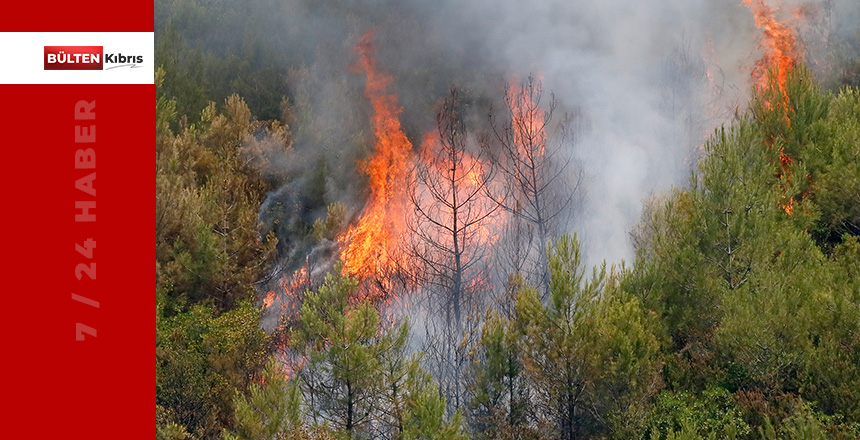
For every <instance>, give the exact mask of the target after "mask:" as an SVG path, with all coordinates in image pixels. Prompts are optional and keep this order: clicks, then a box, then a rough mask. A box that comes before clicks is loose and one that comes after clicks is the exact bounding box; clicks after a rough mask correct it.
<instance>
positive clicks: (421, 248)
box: [409, 89, 499, 409]
mask: <svg viewBox="0 0 860 440" xmlns="http://www.w3.org/2000/svg"><path fill="white" fill-rule="evenodd" d="M436 121H437V135H433V136H428V137H427V138H426V139H425V142H424V144H423V145H422V151H421V160H419V161H418V164H417V166H416V170H415V173H414V175H415V180H414V182H413V186H412V188H411V190H410V194H411V200H412V206H413V208H414V213H413V214H414V215H413V216H412V217H413V218H412V220H411V221H410V222H409V223H410V237H411V238H410V240H411V241H410V252H411V254H412V255H413V256H414V261H416V262H417V263H418V265H419V267H420V270H418V271H417V272H418V274H419V277H420V280H419V283H417V284H418V285H421V286H422V290H423V292H422V293H423V294H422V297H423V299H424V306H425V308H426V311H427V312H428V313H427V314H426V316H427V321H426V325H425V328H426V330H427V340H426V344H425V345H426V346H425V351H426V352H427V355H428V357H429V360H430V362H431V363H433V364H434V365H432V366H431V368H432V369H435V370H437V371H436V373H437V378H438V379H439V382H440V387H441V388H442V392H443V393H444V394H445V395H446V396H447V397H448V403H449V409H454V408H457V407H458V406H460V405H461V404H463V403H464V401H463V400H464V393H465V391H466V389H465V373H466V370H467V366H468V362H469V357H468V350H469V348H470V347H469V345H470V344H469V343H468V341H470V340H472V339H475V338H476V337H477V334H478V326H479V321H478V319H477V317H478V316H481V313H480V311H481V308H482V307H483V306H482V304H483V298H482V293H485V292H488V291H489V290H490V288H489V282H488V276H487V273H488V261H489V256H490V254H489V248H490V247H491V246H492V244H493V243H494V241H495V237H496V236H497V234H498V232H497V231H495V230H494V221H495V218H496V215H497V213H498V211H499V205H498V204H497V203H496V202H495V201H494V200H493V199H492V198H490V197H488V194H493V193H494V189H493V188H491V186H492V185H493V183H492V182H493V176H492V174H493V167H492V166H491V164H490V163H489V161H486V160H485V158H484V157H483V154H484V153H483V151H482V150H481V149H479V148H472V149H471V150H470V148H469V147H470V145H472V144H474V143H472V142H470V138H469V136H468V134H467V131H466V125H465V123H464V121H463V117H462V115H461V112H460V100H459V97H458V92H457V90H456V89H452V90H451V96H450V97H449V98H448V99H446V100H445V101H444V103H443V104H442V108H441V110H440V111H439V113H438V115H437V119H436ZM473 150H474V151H473ZM473 153H474V154H473Z"/></svg>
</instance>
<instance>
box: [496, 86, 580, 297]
mask: <svg viewBox="0 0 860 440" xmlns="http://www.w3.org/2000/svg"><path fill="white" fill-rule="evenodd" d="M542 97H543V88H542V86H541V84H540V83H539V82H537V81H535V79H534V78H533V77H529V78H528V79H527V80H525V81H524V82H522V84H521V85H520V86H519V87H516V86H512V87H508V88H507V89H506V90H505V98H504V110H503V113H505V118H506V120H505V121H504V122H503V123H502V124H501V126H500V125H499V124H498V123H497V122H496V121H495V120H494V118H493V115H492V113H491V115H490V124H491V126H492V132H493V134H494V138H495V140H496V141H497V142H496V143H497V144H498V148H495V147H494V146H492V145H489V144H487V145H486V150H488V151H493V150H495V151H498V152H499V154H498V157H496V158H494V159H495V160H494V162H496V163H498V167H499V170H500V174H501V176H502V179H503V180H504V181H505V182H506V184H507V186H508V190H509V191H508V192H506V193H505V194H504V196H502V197H499V196H498V195H494V194H490V197H491V198H492V199H493V200H494V201H495V202H496V203H497V204H498V205H499V207H500V208H502V209H503V210H504V211H506V212H508V213H510V214H511V215H512V217H513V219H512V220H513V222H512V223H511V226H510V228H509V234H508V235H509V237H508V238H509V239H512V241H513V242H514V244H512V245H510V248H511V249H515V250H517V252H521V253H519V254H517V253H514V254H512V255H509V258H508V265H509V266H511V268H512V269H514V271H517V272H520V271H522V272H524V274H525V275H527V277H528V278H530V281H532V282H535V283H537V284H538V285H539V286H541V289H542V290H543V296H544V297H546V296H547V295H548V294H549V265H548V260H547V255H546V253H547V244H548V243H549V240H550V238H551V237H552V236H553V235H554V233H555V232H556V230H557V227H558V221H559V219H560V217H561V216H562V215H563V213H565V212H566V210H567V208H568V206H569V205H570V203H571V201H572V200H573V199H574V198H575V197H576V196H577V195H578V193H579V188H580V184H581V182H582V177H581V174H580V175H579V176H578V177H577V178H576V181H575V182H572V184H570V185H568V186H567V188H565V190H564V191H561V190H560V187H561V186H562V181H563V180H564V179H565V177H566V176H565V174H566V173H567V172H568V170H567V168H568V165H569V164H570V159H564V160H559V159H561V158H559V157H557V156H558V152H559V151H560V150H559V149H558V148H552V146H550V145H549V143H548V138H547V134H546V130H547V128H548V127H549V125H550V122H551V121H552V117H553V112H554V111H555V108H556V101H555V98H554V97H551V99H550V103H549V109H547V110H544V109H543V108H541V107H540V103H541V99H542ZM560 133H561V134H562V138H561V141H562V142H561V143H563V142H564V139H565V138H566V137H567V133H566V130H565V125H564V124H562V127H561V130H560ZM506 247H508V246H506Z"/></svg>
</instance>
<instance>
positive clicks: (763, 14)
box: [743, 0, 803, 215]
mask: <svg viewBox="0 0 860 440" xmlns="http://www.w3.org/2000/svg"><path fill="white" fill-rule="evenodd" d="M743 4H744V5H746V6H747V7H748V8H749V9H750V11H752V13H753V16H754V17H755V23H756V27H758V28H759V29H761V30H762V33H763V35H764V41H763V42H762V47H763V48H764V49H765V53H764V55H763V56H762V58H761V59H760V60H759V61H758V62H756V66H755V68H754V69H753V71H752V73H751V74H750V76H751V77H752V78H753V81H754V82H755V84H756V87H757V88H758V90H759V93H762V94H763V92H764V91H766V90H768V88H769V87H770V84H769V82H768V81H769V80H768V77H767V72H768V70H770V71H771V72H772V73H773V75H774V77H775V79H776V86H777V87H778V88H779V91H780V93H781V94H782V103H781V106H782V107H783V108H784V109H786V110H788V108H789V98H788V91H787V90H786V88H785V84H786V80H787V76H788V73H789V72H790V71H791V69H793V68H794V66H795V65H796V64H797V60H798V58H800V57H801V56H803V51H802V50H801V48H800V46H799V45H798V43H797V36H796V35H795V32H794V29H792V28H791V27H790V26H789V25H788V24H786V23H782V22H780V21H778V20H777V19H776V17H775V14H774V9H773V8H772V7H771V6H769V5H768V4H767V3H765V0H743ZM765 104H766V105H767V106H768V108H771V106H772V105H773V104H772V103H770V102H766V103H765ZM785 118H786V123H787V124H788V126H789V127H791V120H790V119H789V116H788V112H786V116H785ZM779 161H780V175H783V176H785V177H786V179H787V180H789V181H790V180H791V163H792V159H791V156H790V155H789V154H788V153H786V152H785V150H784V147H780V150H779ZM779 203H780V206H782V209H783V210H785V212H786V214H788V215H791V214H792V213H793V212H794V200H793V198H792V197H791V196H790V195H788V194H786V193H785V190H783V195H782V200H781V201H780V202H779Z"/></svg>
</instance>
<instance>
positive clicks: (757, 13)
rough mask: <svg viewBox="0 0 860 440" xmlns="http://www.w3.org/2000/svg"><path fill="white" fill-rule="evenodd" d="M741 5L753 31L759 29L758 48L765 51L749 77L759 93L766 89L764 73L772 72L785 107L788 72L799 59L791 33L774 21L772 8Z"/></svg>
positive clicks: (748, 1) (760, 3)
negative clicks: (761, 37) (750, 15)
mask: <svg viewBox="0 0 860 440" xmlns="http://www.w3.org/2000/svg"><path fill="white" fill-rule="evenodd" d="M743 4H744V5H746V6H747V7H748V8H749V9H750V11H752V13H753V16H754V17H755V24H756V27H758V28H759V29H761V31H762V34H763V35H764V40H763V41H762V47H763V48H764V49H765V53H764V55H763V56H762V58H761V59H760V60H759V61H758V62H756V66H755V68H754V69H753V71H752V73H751V76H752V78H753V81H754V82H755V84H756V85H757V86H758V88H759V89H760V90H765V89H767V88H768V78H767V71H768V69H770V70H771V71H773V74H774V75H775V77H776V81H777V85H778V86H779V90H780V91H781V92H782V95H783V97H784V99H785V100H786V103H787V101H788V94H787V93H786V90H785V82H786V77H787V75H788V72H790V71H791V69H792V68H793V67H794V66H795V65H796V64H797V60H798V58H800V57H801V56H802V50H801V49H800V46H799V45H798V43H797V36H796V35H795V32H794V29H792V28H791V27H790V26H789V25H788V24H786V23H783V22H780V21H779V20H777V19H776V16H775V14H774V9H773V7H771V6H770V5H768V4H767V3H766V2H765V0H743Z"/></svg>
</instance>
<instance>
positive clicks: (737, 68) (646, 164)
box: [260, 0, 860, 264]
mask: <svg viewBox="0 0 860 440" xmlns="http://www.w3.org/2000/svg"><path fill="white" fill-rule="evenodd" d="M263 3H266V2H263ZM772 6H773V7H774V8H775V10H776V14H778V16H779V17H780V18H781V19H782V20H785V21H787V22H789V23H792V24H793V26H794V27H795V29H796V30H797V31H798V32H799V40H800V43H801V44H802V45H803V46H804V47H805V48H806V51H805V53H806V57H807V60H806V61H807V64H808V65H809V66H810V68H811V69H812V70H813V72H815V73H816V74H818V76H819V77H820V79H821V80H822V81H824V82H825V83H826V82H827V81H831V80H832V79H833V78H835V77H836V76H838V75H839V69H840V66H839V65H838V59H846V58H849V57H850V56H853V55H856V53H857V51H858V40H860V36H858V29H857V23H858V19H860V3H858V2H856V1H854V0H821V1H814V2H799V1H787V2H781V3H780V4H777V3H776V2H772ZM269 7H270V8H271V9H270V10H269V11H266V14H262V15H261V16H265V17H267V18H266V20H265V21H264V22H263V23H261V26H260V31H261V33H262V35H261V37H262V40H264V41H268V43H266V44H270V45H276V46H278V47H277V49H279V50H281V52H282V53H283V55H284V59H285V60H287V61H285V67H286V68H289V69H290V75H289V78H290V81H289V85H288V86H289V87H290V89H291V102H290V104H291V114H292V115H294V118H293V120H292V121H291V126H292V129H293V133H294V135H295V148H294V150H293V152H292V153H291V155H292V156H291V157H290V159H289V160H287V161H285V163H289V164H290V165H289V168H290V170H289V172H292V173H293V174H294V175H296V176H302V177H296V178H294V179H291V180H290V181H289V182H288V183H287V184H286V186H285V187H284V188H281V189H280V190H279V191H276V192H274V193H273V194H272V196H271V197H270V200H269V201H267V203H266V205H264V207H263V211H262V216H263V219H264V221H268V222H271V221H272V218H273V217H272V216H273V214H272V213H271V212H267V209H269V208H271V207H272V206H274V205H277V204H281V205H284V208H283V209H281V210H280V211H279V213H280V214H276V215H275V216H277V215H281V216H285V217H286V218H285V219H280V221H283V222H287V223H289V222H291V221H296V219H295V218H294V217H301V219H300V220H301V221H302V222H304V223H310V222H312V221H313V220H314V219H315V218H319V217H322V216H324V215H325V211H324V209H320V206H324V204H325V203H331V202H334V201H343V202H345V203H346V204H347V206H348V208H349V211H350V212H351V213H352V216H353V218H354V217H355V215H357V213H360V211H361V210H362V209H363V208H364V205H363V201H364V200H366V196H367V194H363V193H362V188H363V185H362V184H361V182H363V181H364V180H363V179H364V177H363V176H362V175H361V174H360V173H359V172H358V171H357V170H356V161H357V160H359V159H360V158H362V157H365V156H367V154H368V152H369V150H370V148H371V145H372V132H371V129H370V125H369V119H370V115H371V108H370V104H369V102H368V101H367V99H366V98H365V97H364V95H363V88H364V80H365V78H364V76H363V75H361V74H359V73H358V72H357V71H356V69H355V68H354V66H355V63H356V60H357V54H356V52H355V51H354V46H355V44H356V43H357V42H358V41H359V39H360V37H361V35H363V34H364V33H365V32H366V31H368V30H373V31H374V35H375V37H374V41H373V44H374V45H375V47H376V51H377V57H378V65H379V66H380V68H384V69H385V71H386V72H388V73H389V74H390V75H391V76H392V77H393V78H394V83H393V84H391V86H390V87H391V91H392V92H393V93H396V94H397V95H398V98H399V103H400V105H401V106H402V107H403V112H402V115H401V120H402V124H403V127H404V129H405V131H406V133H407V135H408V136H409V137H410V138H411V139H412V140H413V142H412V143H413V145H418V144H420V142H419V139H420V137H421V133H423V132H425V131H427V130H428V129H430V128H431V127H432V126H433V124H434V123H435V113H436V110H437V105H438V103H439V102H440V101H441V100H442V99H443V98H444V97H445V96H446V93H447V90H448V89H449V88H450V87H451V86H452V85H456V86H457V87H458V88H459V89H460V90H461V91H462V94H463V96H464V101H466V108H467V109H468V112H469V114H468V118H469V122H470V127H472V129H474V130H479V131H480V130H486V129H487V128H488V122H487V114H488V112H489V111H490V108H491V106H492V105H495V106H498V105H499V104H500V101H501V99H502V96H503V94H504V89H505V85H506V84H508V82H509V81H510V80H511V78H526V77H528V76H529V75H534V76H535V77H536V78H537V79H538V80H540V81H541V82H542V85H543V88H544V89H545V90H547V91H551V92H552V93H553V95H554V97H555V99H556V100H557V102H558V108H557V109H556V112H557V113H559V114H561V113H569V114H572V115H575V117H574V118H573V120H572V124H571V128H570V129H571V130H572V131H573V135H572V136H570V137H568V139H567V141H566V143H565V145H564V146H563V147H562V148H563V149H565V151H566V153H568V155H569V156H570V157H572V158H573V159H574V160H575V163H576V164H577V167H576V169H577V170H580V171H581V172H582V176H583V182H584V186H585V188H586V190H587V191H586V192H585V197H584V198H583V199H582V200H581V201H580V203H578V204H577V205H576V206H573V207H572V209H571V212H570V213H569V215H568V216H567V221H566V222H565V224H564V225H563V227H562V229H563V231H562V232H574V231H578V232H579V236H580V237H581V238H582V239H583V242H584V247H585V253H586V256H587V262H588V263H590V264H596V263H597V262H599V261H600V260H603V259H606V260H608V261H609V262H619V261H620V260H622V259H626V260H630V259H631V257H632V255H633V249H632V244H631V241H630V239H629V231H630V230H631V228H632V227H633V226H634V225H635V224H636V222H637V221H638V220H639V217H640V213H641V207H642V203H643V201H644V200H646V199H648V198H649V197H652V195H654V194H656V193H659V192H661V191H662V190H664V189H666V188H668V187H670V186H671V185H684V184H685V183H686V181H687V179H688V178H689V175H690V170H691V168H692V167H693V166H694V165H695V163H696V161H697V159H698V157H699V154H700V148H699V147H700V146H701V145H702V144H703V143H704V141H705V139H706V138H707V136H708V135H709V134H710V133H711V132H712V130H713V129H714V128H715V127H717V126H719V125H720V124H722V123H724V122H727V121H729V120H730V119H731V118H733V117H735V115H737V114H739V112H742V111H743V106H744V105H745V103H746V101H747V98H748V95H749V92H750V90H751V87H752V80H751V78H750V73H751V71H752V70H753V68H754V66H755V64H756V61H757V60H758V59H759V58H760V57H761V55H762V49H761V48H760V43H761V41H762V35H761V32H760V30H759V29H757V28H756V23H755V20H754V18H753V15H752V13H751V12H750V10H749V9H748V8H747V7H745V6H744V5H743V4H741V2H739V1H712V0H660V1H649V2H636V1H629V0H609V1H604V0H574V1H570V0H545V1H534V2H515V1H490V0H470V1H453V0H445V1H438V2H424V1H418V0H413V1H368V2H332V1H323V2H319V1H314V0H289V1H286V2H283V3H278V4H277V5H269ZM550 136H553V135H552V134H550ZM312 168H319V169H321V170H322V171H321V176H322V177H320V178H319V182H315V183H314V182H310V181H312V180H314V177H313V176H312V175H310V174H309V173H308V172H307V170H309V169H312ZM309 176H310V177H309ZM311 183H313V184H311ZM318 184H323V185H324V194H322V197H321V198H322V200H323V203H319V204H317V209H316V210H314V211H307V210H303V209H301V208H302V207H303V206H306V205H307V206H309V205H310V204H309V203H307V202H306V201H303V200H304V199H303V198H305V199H306V198H307V197H308V195H307V194H308V193H309V192H313V191H314V190H313V189H312V188H311V187H313V186H314V185H318ZM303 203H304V205H303ZM290 219H292V220H290ZM284 238H285V237H281V239H282V240H284ZM296 246H298V245H296ZM299 247H300V246H299ZM307 252H308V249H307V247H304V248H301V249H298V248H296V249H293V253H292V255H293V260H294V261H295V260H303V259H304V258H303V257H300V256H301V255H306V254H307ZM297 257H299V258H297Z"/></svg>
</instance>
